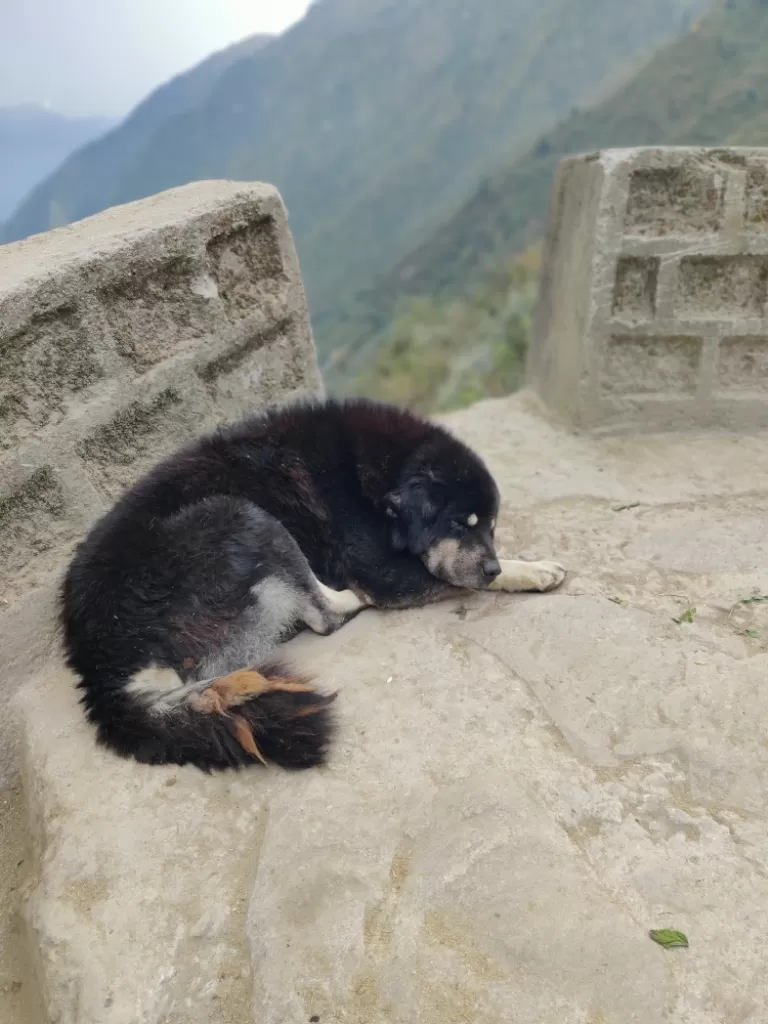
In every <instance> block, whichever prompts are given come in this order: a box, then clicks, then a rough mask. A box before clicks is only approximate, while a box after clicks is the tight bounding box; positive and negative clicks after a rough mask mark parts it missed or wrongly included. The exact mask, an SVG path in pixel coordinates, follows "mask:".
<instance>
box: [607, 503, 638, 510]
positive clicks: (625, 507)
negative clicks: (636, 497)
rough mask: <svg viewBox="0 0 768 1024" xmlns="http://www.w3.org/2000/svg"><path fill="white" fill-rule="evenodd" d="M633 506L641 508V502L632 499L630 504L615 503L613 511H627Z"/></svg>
mask: <svg viewBox="0 0 768 1024" xmlns="http://www.w3.org/2000/svg"><path fill="white" fill-rule="evenodd" d="M631 508H640V502H639V501H631V502H630V503H629V504H628V505H614V506H613V511H614V512H626V511H628V510H629V509H631Z"/></svg>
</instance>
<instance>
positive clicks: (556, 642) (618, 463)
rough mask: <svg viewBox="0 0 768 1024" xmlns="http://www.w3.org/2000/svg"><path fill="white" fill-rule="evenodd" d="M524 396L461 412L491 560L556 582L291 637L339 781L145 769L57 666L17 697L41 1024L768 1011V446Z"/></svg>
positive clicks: (696, 1015) (531, 1021)
mask: <svg viewBox="0 0 768 1024" xmlns="http://www.w3.org/2000/svg"><path fill="white" fill-rule="evenodd" d="M537 410H538V406H537V405H536V404H535V399H534V398H533V397H532V396H530V395H520V396H517V397H515V398H512V399H509V400H502V401H495V402H487V403H484V404H481V405H478V406H476V407H474V408H472V409H469V410H467V411H464V412H462V413H459V414H455V415H454V416H452V417H451V418H450V420H449V422H450V424H451V425H452V426H453V428H454V429H455V430H456V431H457V432H459V433H460V435H461V436H462V437H464V438H465V439H467V440H468V441H469V442H470V443H472V444H473V445H475V446H476V447H477V448H478V449H479V450H480V451H481V452H482V453H483V454H484V455H485V456H486V457H487V459H488V461H489V464H490V466H491V468H492V470H493V471H494V472H495V473H496V475H497V478H498V480H499V482H500V484H501V488H502V492H503V494H504V498H505V500H504V507H503V515H502V517H501V520H500V524H499V529H498V535H499V546H500V548H501V550H502V553H503V554H505V555H513V554H517V553H519V552H522V553H525V554H529V555H542V556H555V557H557V558H558V559H559V560H561V561H563V562H564V563H565V564H566V565H567V567H568V568H569V569H570V576H569V579H568V581H567V583H566V584H565V586H564V588H563V589H562V590H561V591H559V592H557V593H554V594H550V595H525V596H520V595H518V596H511V595H494V596H491V595H477V596H475V597H473V598H472V599H471V600H469V601H467V602H465V603H459V602H452V603H451V602H448V603H446V604H444V605H442V606H435V607H432V608H428V609H424V610H421V611H406V612H400V613H389V614H379V613H375V612H364V613H363V614H362V615H361V616H359V617H358V618H357V619H356V620H355V621H354V622H353V623H351V624H349V625H348V626H346V627H345V628H344V629H343V630H341V631H340V632H339V633H338V634H336V635H335V636H334V637H332V638H328V639H322V638H318V637H300V638H299V639H298V640H297V641H294V643H293V644H292V645H291V647H290V648H289V649H288V651H287V653H289V654H291V655H292V657H293V659H294V660H295V662H297V663H299V664H302V665H307V666H311V668H312V670H313V671H314V672H315V673H316V675H317V677H318V678H319V679H320V680H322V681H323V682H324V683H325V684H326V685H327V686H328V687H339V688H340V691H341V694H340V699H339V702H338V706H339V714H340V725H341V728H340V734H339V737H338V741H337V744H336V748H335V751H334V754H333V758H332V761H331V763H330V765H329V766H328V767H327V768H326V769H323V770H321V771H315V772H312V773H309V774H301V775H288V774H282V773H280V772H279V771H277V770H270V771H261V770H254V771H250V772H245V773H242V774H240V775H224V776H219V777H216V778H208V777H205V776H203V775H201V774H199V773H197V772H195V771H193V770H191V769H190V770H186V769H183V770H179V769H176V768H172V769H171V768H169V769H151V768H147V767H144V766H137V765H134V764H131V763H128V762H123V761H120V760H118V759H116V758H114V757H112V756H111V755H109V754H107V753H105V752H103V751H100V750H97V749H96V747H95V746H94V744H93V736H92V734H91V731H90V729H89V728H88V727H87V726H86V725H85V723H84V721H83V718H82V716H81V714H80V711H79V709H78V707H77V705H76V698H75V694H74V691H73V688H72V680H71V678H70V677H69V676H68V675H67V674H66V672H64V671H63V670H62V669H61V668H57V667H55V665H53V664H52V665H51V666H49V667H48V668H47V669H46V671H44V672H42V673H41V674H40V676H39V678H38V679H36V680H35V681H34V683H33V684H32V685H30V686H28V687H25V688H24V689H23V690H22V692H21V694H20V695H19V698H18V700H19V709H20V714H21V718H22V722H23V732H24V780H25V785H26V790H27V793H28V798H29V805H30V813H31V818H32V821H33V825H34V827H33V829H32V845H33V856H32V859H31V861H30V865H29V867H30V870H29V873H28V880H27V890H26V900H25V921H26V927H27V929H28V934H29V936H30V939H31V944H32V946H33V948H35V949H36V951H37V979H38V983H39V985H40V987H41V991H42V1000H43V1003H44V1005H45V1009H46V1012H47V1019H48V1020H49V1021H51V1022H53V1024H202V1022H212V1024H213V1022H215V1024H246V1022H247V1021H253V1022H254V1024H303V1022H307V1021H320V1022H322V1024H385V1022H387V1024H390V1022H391V1024H413V1022H415V1021H419V1022H425V1024H507V1022H509V1021H514V1022H515V1024H554V1022H557V1024H662V1022H665V1024H666V1022H669V1024H672V1022H674V1024H764V1022H765V1021H766V1020H768V985H766V982H765V978H766V975H767V974H768V951H767V950H766V944H765V921H766V920H767V919H768V819H767V818H766V814H765V807H766V798H767V797H768V746H767V745H766V741H765V726H764V723H765V719H766V714H767V713H768V696H766V694H768V690H767V689H766V683H765V680H766V676H767V675H768V646H766V643H767V641H768V604H763V603H761V602H753V603H747V604H745V603H740V602H741V600H742V599H743V598H746V597H749V596H751V595H762V594H765V593H768V579H766V569H765V566H766V556H767V555H768V541H766V539H765V534H764V531H763V530H761V528H760V527H761V524H762V523H763V522H764V519H765V513H766V508H767V507H768V483H766V481H768V446H766V444H765V439H764V438H760V437H747V436H728V435H717V436H712V435H710V436H707V435H700V436H693V437H690V436H689V437H683V436H678V435H674V434H672V435H666V436H655V435H654V436H647V437H642V438H602V439H601V438H588V437H574V436H572V435H568V434H566V433H564V432H561V431H559V430H558V429H555V428H554V427H552V426H549V425H547V424H546V423H545V422H544V421H543V420H542V419H541V418H540V416H539V415H538V412H537ZM692 609H695V611H693V610H692ZM687 611H690V614H689V615H687V616H686V614H685V613H686V612H687ZM686 618H690V619H691V620H692V621H690V622H689V621H686ZM675 619H681V620H682V621H681V622H679V623H678V622H676V621H674V620H675ZM659 927H672V928H678V929H682V930H683V931H685V932H686V934H687V935H688V937H689V940H690V948H689V949H687V950H680V949H678V950H673V951H664V950H662V949H661V948H660V947H659V946H657V945H655V944H654V943H653V942H652V941H651V939H650V938H649V936H648V930H649V929H651V928H659Z"/></svg>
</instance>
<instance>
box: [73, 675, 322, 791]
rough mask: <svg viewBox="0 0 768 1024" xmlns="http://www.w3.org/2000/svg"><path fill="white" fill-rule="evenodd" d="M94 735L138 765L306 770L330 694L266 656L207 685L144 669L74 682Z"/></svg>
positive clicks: (316, 753) (315, 756) (317, 748)
mask: <svg viewBox="0 0 768 1024" xmlns="http://www.w3.org/2000/svg"><path fill="white" fill-rule="evenodd" d="M80 686H81V688H82V689H83V690H84V691H85V693H84V695H83V698H82V700H83V704H84V705H85V707H86V710H87V714H88V718H89V719H90V721H91V722H93V724H94V725H95V726H96V728H97V735H98V740H99V742H100V743H102V744H103V745H104V746H106V747H108V748H110V749H111V750H113V751H114V752H115V753H117V754H120V755H121V756H123V757H133V758H135V759H136V760H137V761H141V762H143V763H145V764H179V765H183V764H193V765H195V766H196V767H198V768H200V769H202V770H203V771H205V772H210V771H215V770H217V769H224V768H239V767H241V766H244V765H250V764H255V763H258V762H261V763H262V764H268V763H269V762H272V763H274V764H277V765H280V766H281V767H283V768H292V769H303V768H313V767H315V766H316V765H319V764H322V763H323V762H324V760H325V757H326V754H327V751H328V747H329V745H330V741H331V739H332V734H333V718H332V715H331V710H330V705H331V704H332V702H333V701H334V699H335V697H336V695H335V694H332V695H324V694H321V693H319V692H318V691H317V690H315V689H313V687H312V686H311V685H310V682H309V680H308V679H306V678H305V677H303V676H298V675H295V674H293V673H291V672H290V670H288V669H286V668H284V667H283V666H282V665H280V664H279V663H276V662H273V663H270V664H269V665H266V666H262V667H260V668H259V669H258V670H257V669H243V670H242V671H239V672H233V673H231V674H230V675H227V676H222V677H221V678H219V679H215V680H209V681H208V682H207V683H187V684H185V683H184V682H183V680H182V679H181V677H180V676H179V675H178V674H177V673H176V672H175V671H174V670H172V669H167V668H148V669H144V670H143V671H141V672H139V673H137V674H136V675H135V676H134V677H133V678H132V679H130V680H129V681H127V682H126V683H123V684H122V685H117V686H111V687H105V686H104V685H103V682H102V683H101V684H100V685H92V684H90V683H89V682H88V680H83V681H82V682H81V683H80Z"/></svg>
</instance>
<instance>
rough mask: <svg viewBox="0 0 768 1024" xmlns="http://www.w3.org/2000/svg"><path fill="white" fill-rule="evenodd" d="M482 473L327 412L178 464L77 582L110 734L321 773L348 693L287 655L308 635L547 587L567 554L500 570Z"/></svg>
mask: <svg viewBox="0 0 768 1024" xmlns="http://www.w3.org/2000/svg"><path fill="white" fill-rule="evenodd" d="M498 511H499V493H498V490H497V487H496V484H495V483H494V481H493V479H492V477H491V475H490V473H489V472H488V470H487V469H486V467H485V465H484V464H483V462H482V461H481V460H480V459H479V458H478V456H477V455H475V454H474V452H472V451H471V450H470V449H469V448H467V447H466V446H465V445H464V444H462V443H461V442H459V441H458V440H456V439H455V438H453V437H452V436H451V435H450V434H449V433H448V432H447V431H445V430H444V429H442V428H441V427H439V426H436V425H435V424H433V423H431V422H429V421H426V420H424V419H421V418H419V417H417V416H414V415H412V414H410V413H408V412H405V411H403V410H401V409H397V408H395V407H393V406H388V405H379V404H376V403H372V402H367V401H348V402H337V401H322V402H321V401H317V402H312V401H310V402H302V403H299V404H294V405H290V406H287V407H283V408H280V409H275V410H273V411H268V412H266V413H264V414H263V415H259V416H255V417H252V418H250V419H247V420H245V421H244V422H242V423H239V424H237V425H235V426H232V427H228V428H226V429H223V430H220V431H218V432H217V433H215V434H213V435H212V436H209V437H205V438H203V439H202V440H198V441H196V442H195V443H193V444H191V445H189V446H188V447H186V448H184V449H183V450H181V451H179V452H177V453H176V454H174V455H172V456H170V457H169V458H167V459H166V460H165V461H164V462H162V463H161V464H159V465H158V466H157V467H156V468H155V469H154V470H153V471H151V472H150V473H149V474H148V475H146V476H145V477H144V478H143V479H141V480H140V481H139V482H138V483H137V484H135V486H134V487H132V488H131V489H130V490H129V491H128V492H127V493H126V494H125V495H123V497H122V498H121V499H120V500H119V501H118V502H117V504H116V505H115V506H114V507H113V508H112V510H111V511H110V512H108V513H107V514H106V515H105V516H104V517H103V518H102V519H101V520H100V521H99V522H98V523H97V524H96V525H95V526H94V528H93V529H92V530H91V532H90V534H89V536H88V537H87V538H86V539H85V541H84V542H83V543H82V544H81V545H80V547H79V548H78V550H77V552H76V553H75V556H74V559H73V561H72V563H71V565H70V566H69V569H68V571H67V573H66V576H65V579H64V582H63V586H62V592H61V621H62V625H63V633H64V644H65V650H66V654H67V658H68V663H69V665H70V666H71V668H72V669H73V670H74V672H75V673H76V674H77V675H78V677H79V686H80V688H81V689H82V690H83V697H82V700H83V704H84V705H85V708H86V711H87V715H88V718H89V719H90V721H91V722H92V723H94V725H95V726H96V729H97V735H98V739H99V741H100V742H101V743H103V744H104V745H106V746H107V747H109V748H110V749H112V750H113V751H115V752H116V753H118V754H121V755H123V756H130V757H134V758H136V759H137V760H138V761H143V762H148V763H151V764H163V763H173V764H187V763H190V764H193V765H196V766H197V767H199V768H201V769H203V770H204V771H210V770H212V769H221V768H228V767H237V766H240V765H247V764H252V763H257V762H262V763H267V762H270V761H271V762H274V763H276V764H278V765H282V766H283V767H286V768H309V767H311V766H313V765H317V764H320V763H322V761H323V759H324V757H325V755H326V752H327V749H328V745H329V742H330V738H331V733H332V718H331V713H330V704H331V702H332V700H333V697H332V696H328V695H325V694H323V693H320V692H318V691H317V690H316V689H314V688H313V687H312V685H311V684H310V682H309V681H308V680H307V679H305V678H302V677H299V676H297V675H296V674H295V673H291V672H290V671H289V670H288V669H286V668H284V667H282V666H281V665H280V664H279V663H277V662H274V661H272V662H271V661H270V656H271V655H272V652H273V651H274V649H275V647H276V646H277V644H279V643H280V642H281V641H283V640H285V639H287V638H288V637H289V636H291V635H293V634H294V633H296V632H297V631H298V630H299V629H302V628H305V627H308V628H309V629H311V630H313V631H314V632H316V633H320V634H323V635H327V634H329V633H332V632H333V631H335V630H337V629H339V628H340V627H341V626H342V625H343V624H344V623H345V622H346V621H347V620H348V619H350V618H351V617H352V616H354V615H356V614H358V613H359V612H360V611H362V610H363V609H364V608H367V607H374V608H383V609H384V608H410V607H414V606H417V605H423V604H426V603H428V602H432V601H437V600H440V599H442V598H445V597H449V596H452V595H456V594H459V593H461V591H462V590H502V591H509V592H515V591H547V590H552V589H553V588H555V587H557V586H559V584H560V583H561V582H562V581H563V579H564V577H565V572H564V570H563V569H562V568H561V567H560V566H559V565H557V564H556V563H554V562H519V561H503V562H500V561H499V560H498V559H497V556H496V552H495V550H494V529H495V526H496V517H497V515H498Z"/></svg>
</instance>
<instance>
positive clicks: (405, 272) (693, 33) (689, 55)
mask: <svg viewBox="0 0 768 1024" xmlns="http://www.w3.org/2000/svg"><path fill="white" fill-rule="evenodd" d="M652 144H662V145H664V144H665V145H684V144H694V145H708V146H711V145H750V146H761V145H768V0H719V2H718V4H717V6H716V7H715V9H714V10H713V11H712V12H711V13H710V14H709V15H708V16H706V17H705V18H703V19H702V20H701V21H700V22H698V23H694V24H692V25H691V26H690V29H689V31H688V32H687V34H686V35H685V36H684V37H683V38H681V39H680V40H678V41H677V42H674V43H671V44H669V45H668V46H666V47H664V48H663V49H661V50H660V51H659V52H658V53H657V54H656V55H655V56H654V57H653V58H652V59H651V60H650V61H649V62H648V63H647V64H646V65H645V66H644V67H643V68H642V69H641V70H640V71H639V72H638V73H637V74H636V75H635V77H634V78H633V79H632V80H631V81H629V82H628V83H627V84H626V85H624V86H623V87H622V88H620V89H619V90H618V91H617V92H616V93H615V94H613V95H612V96H611V97H610V98H608V99H606V100H604V101H603V102H601V103H599V104H598V105H597V106H595V107H593V108H592V109H591V110H588V111H584V112H579V111H574V112H573V113H572V114H571V116H569V117H568V118H567V119H566V120H564V121H563V122H562V123H561V124H559V125H558V126H557V127H555V128H554V129H552V130H551V131H549V132H546V133H544V134H542V135H541V136H540V138H539V139H538V141H537V142H536V143H535V145H534V146H533V147H532V148H531V149H530V151H529V152H528V153H527V154H526V155H525V156H523V157H522V158H521V159H519V160H517V161H516V162H513V163H512V164H510V165H509V166H508V167H507V168H506V169H504V170H502V171H500V172H499V173H498V174H496V175H494V176H493V177H490V178H488V179H487V180H485V181H484V182H483V183H482V185H481V186H480V188H479V189H478V190H477V191H476V193H475V195H474V196H473V197H472V199H471V200H470V201H469V202H468V203H467V204H465V205H464V206H463V207H462V208H461V209H460V210H459V211H458V212H457V213H456V214H455V216H453V217H452V218H451V219H450V220H449V221H447V222H446V223H445V224H444V225H443V226H442V227H441V228H440V229H439V230H438V231H437V232H436V233H435V234H434V235H433V236H432V238H431V239H430V240H429V241H428V242H427V243H425V244H424V245H422V246H421V247H420V248H418V249H417V250H415V251H414V252H413V253H411V254H410V255H409V256H408V257H406V258H405V259H403V260H401V261H400V263H399V264H398V265H397V266H396V267H395V269H394V270H393V271H391V272H390V273H388V274H386V275H385V276H383V277H381V278H380V279H379V280H378V281H377V283H376V285H375V287H374V288H372V289H369V290H368V292H367V293H365V294H363V295H360V296H358V298H357V299H356V300H355V303H354V304H352V305H351V306H350V309H351V310H352V314H351V315H348V316H347V317H345V318H344V319H342V318H339V320H338V323H336V324H328V325H327V330H328V331H329V332H330V333H334V334H335V335H336V337H337V339H338V345H339V347H340V348H341V349H342V350H344V351H345V354H344V355H343V356H342V355H340V354H337V357H336V366H335V367H334V368H333V369H332V371H331V373H332V377H333V384H334V386H342V383H343V375H344V367H345V366H346V365H347V364H348V363H349V362H352V363H354V361H355V359H356V358H357V354H358V353H359V352H361V351H362V350H363V347H364V346H365V351H368V352H371V351H372V350H373V345H372V343H371V338H372V337H374V336H376V335H379V333H380V332H381V331H382V329H384V328H385V326H386V324H388V323H389V322H390V321H391V319H392V317H393V315H394V311H395V310H396V309H397V308H400V306H401V305H402V303H403V302H404V301H405V300H406V298H407V297H409V296H412V297H413V296H420V297H422V298H421V299H420V301H422V302H423V301H425V300H424V299H423V297H424V296H430V297H431V298H432V300H433V301H435V300H436V301H438V302H439V301H440V300H441V299H442V298H443V297H444V296H451V297H452V298H454V299H455V298H456V297H457V296H460V295H462V294H463V293H465V291H466V289H467V288H473V287H477V286H478V284H479V283H481V282H482V281H483V279H484V277H485V275H486V273H488V267H489V266H490V267H493V266H494V265H495V264H496V263H497V262H498V261H499V260H503V259H507V258H509V255H510V254H511V253H514V252H519V251H521V250H523V249H525V248H526V247H527V246H528V245H530V244H531V243H532V242H534V241H535V240H537V239H539V238H541V236H542V234H543V230H544V227H545V222H546V216H547V207H548V203H549V196H550V192H551V188H552V181H553V177H554V173H555V169H556V167H557V164H558V162H559V160H560V158H561V157H562V156H564V155H566V154H569V153H577V152H583V151H589V150H592V149H599V148H602V147H616V146H638V145H652ZM336 367H338V369H337V368H336Z"/></svg>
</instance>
